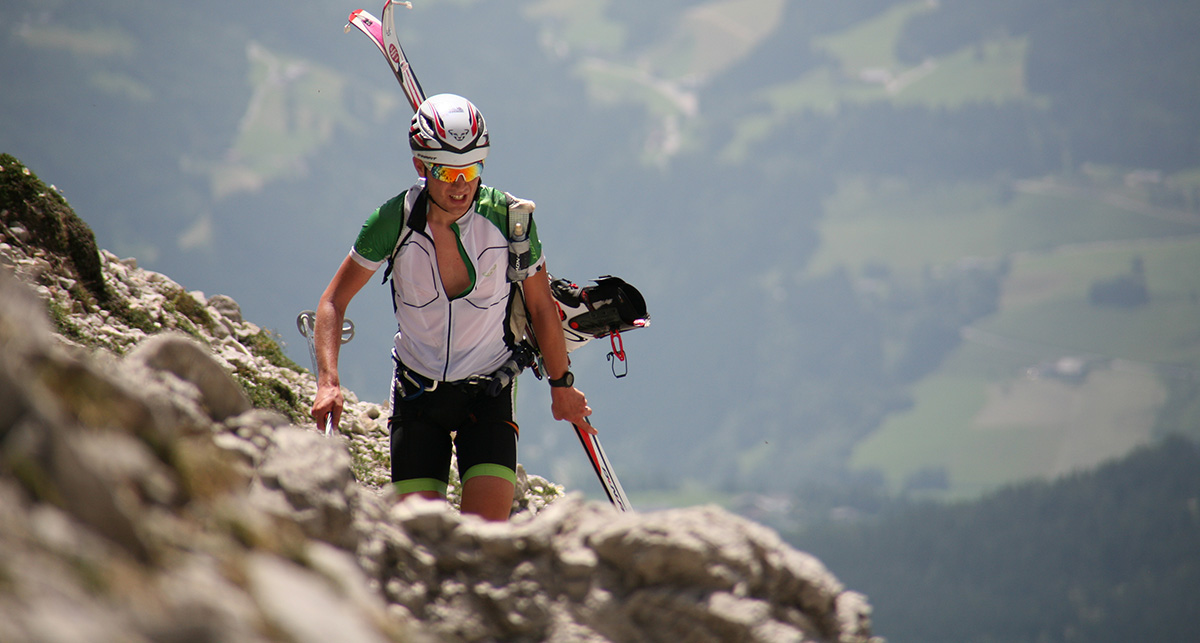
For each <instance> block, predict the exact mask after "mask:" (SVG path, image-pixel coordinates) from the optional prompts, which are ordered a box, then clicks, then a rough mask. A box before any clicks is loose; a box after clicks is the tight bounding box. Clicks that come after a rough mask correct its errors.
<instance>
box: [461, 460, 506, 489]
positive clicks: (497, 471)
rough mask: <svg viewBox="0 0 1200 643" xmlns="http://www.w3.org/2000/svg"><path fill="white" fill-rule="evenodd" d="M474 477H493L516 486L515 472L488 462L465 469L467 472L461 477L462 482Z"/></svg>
mask: <svg viewBox="0 0 1200 643" xmlns="http://www.w3.org/2000/svg"><path fill="white" fill-rule="evenodd" d="M475 476H495V477H497V478H504V479H505V480H508V481H509V482H511V483H513V484H514V485H515V484H517V474H516V472H515V471H513V470H512V469H509V468H508V467H506V466H504V465H502V464H492V463H489V462H485V463H483V464H477V465H475V466H473V467H471V468H470V469H467V472H466V473H465V474H463V476H462V480H463V482H466V481H467V480H470V479H471V478H474V477H475Z"/></svg>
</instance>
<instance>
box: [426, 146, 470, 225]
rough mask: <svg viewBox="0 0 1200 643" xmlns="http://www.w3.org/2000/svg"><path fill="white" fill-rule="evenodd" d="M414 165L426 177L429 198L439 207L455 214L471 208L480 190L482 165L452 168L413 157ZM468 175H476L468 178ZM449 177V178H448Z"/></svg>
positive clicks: (457, 215) (462, 213) (460, 214)
mask: <svg viewBox="0 0 1200 643" xmlns="http://www.w3.org/2000/svg"><path fill="white" fill-rule="evenodd" d="M413 166H414V167H415V168H416V170H417V173H418V174H420V175H421V176H422V177H424V178H425V189H426V190H428V191H429V198H430V199H432V200H433V204H434V205H436V206H437V207H439V208H441V209H443V210H445V211H446V212H449V213H450V214H453V215H455V216H456V217H459V216H462V215H464V214H466V213H467V210H469V209H470V208H471V204H472V202H474V200H475V193H476V192H477V191H478V190H479V182H480V178H479V171H480V169H481V168H482V164H479V166H480V167H471V168H452V167H444V166H437V165H434V166H427V165H425V163H423V162H422V161H420V160H418V159H416V158H413ZM467 176H474V178H472V179H471V180H469V181H468V180H467V179H466V177H467ZM446 179H449V180H446Z"/></svg>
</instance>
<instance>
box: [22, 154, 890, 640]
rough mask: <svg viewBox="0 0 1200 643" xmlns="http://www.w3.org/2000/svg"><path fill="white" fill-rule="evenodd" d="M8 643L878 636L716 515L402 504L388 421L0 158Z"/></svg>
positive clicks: (819, 569) (232, 305) (860, 601)
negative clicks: (335, 408) (326, 423)
mask: <svg viewBox="0 0 1200 643" xmlns="http://www.w3.org/2000/svg"><path fill="white" fill-rule="evenodd" d="M0 264H2V265H0V302H3V304H2V305H0V554H2V555H0V640H3V641H12V642H26V641H28V642H34V641H37V642H42V641H89V642H92V641H222V642H225V641H294V642H308V641H312V642H314V643H315V642H317V641H321V642H325V641H672V642H674V641H838V642H846V643H850V642H855V643H865V642H867V641H873V640H877V639H872V637H871V633H870V621H869V614H870V608H869V606H868V604H867V602H866V599H865V598H864V597H863V596H861V595H859V594H857V593H854V592H851V591H847V590H846V589H845V588H844V587H843V586H842V585H841V584H840V583H839V582H838V581H837V579H836V578H834V577H833V576H832V575H831V574H830V573H829V572H828V571H827V570H826V569H825V568H824V567H823V566H822V565H821V563H820V562H819V561H817V560H816V559H814V558H813V557H811V556H809V555H807V554H804V553H802V552H799V551H796V550H795V549H792V548H791V547H789V546H788V545H786V544H785V543H783V541H782V540H780V538H779V537H778V535H776V534H775V533H774V532H772V531H770V530H768V529H766V528H765V527H762V526H760V525H757V524H755V523H752V522H749V521H747V520H744V519H741V518H738V517H737V516H734V515H732V514H729V513H727V512H725V511H723V510H721V509H719V508H715V507H699V508H691V509H680V510H672V511H663V512H655V513H646V514H639V513H632V514H620V513H618V512H616V511H615V510H614V509H612V508H611V507H608V506H607V505H602V504H597V503H589V502H584V501H583V500H581V499H579V498H577V497H570V496H568V497H564V496H563V495H562V493H561V489H559V488H558V487H557V486H555V485H553V484H550V483H548V482H546V481H545V480H542V479H541V478H537V477H536V476H526V475H524V472H522V475H521V482H522V485H521V489H520V493H519V494H518V495H519V498H518V500H517V501H516V502H515V503H514V511H515V513H514V518H513V520H512V522H510V523H507V524H489V523H484V522H482V521H479V520H476V519H473V518H471V517H463V516H460V515H459V514H458V513H457V512H455V511H454V510H453V509H452V508H450V507H448V506H447V505H446V504H444V503H435V502H426V501H420V500H412V501H409V502H404V503H400V502H398V500H397V499H396V498H395V496H394V495H393V494H392V493H391V491H390V489H389V488H388V486H387V484H386V479H387V475H388V474H387V436H386V422H385V418H386V413H387V410H386V409H383V408H380V407H379V406H378V405H374V404H371V403H367V402H362V401H359V400H356V399H355V398H354V397H353V395H349V396H348V399H349V400H350V405H349V407H348V409H347V413H346V415H345V416H344V418H343V426H342V435H340V436H338V437H337V438H334V439H328V438H325V437H323V436H322V435H321V434H320V433H318V432H317V431H316V430H314V428H313V427H312V425H311V423H308V422H306V421H305V418H304V414H305V409H306V408H307V405H308V404H309V403H310V401H311V399H312V395H313V393H314V382H313V379H312V377H311V375H310V374H309V373H308V372H307V371H305V370H304V369H302V368H299V367H297V366H296V365H295V364H293V363H291V362H290V361H289V360H288V359H287V358H286V357H285V356H284V355H283V354H282V352H281V351H280V350H279V348H278V346H277V344H276V343H275V341H274V339H273V338H272V336H271V334H270V333H269V332H267V331H264V330H263V329H261V328H259V327H258V326H256V325H254V324H253V323H251V322H249V321H247V320H245V319H243V318H242V316H241V313H240V311H239V309H238V306H237V303H236V302H234V301H233V300H232V299H230V298H228V297H224V296H220V295H216V296H205V295H204V294H203V293H199V292H187V291H186V290H185V289H184V288H183V287H181V286H180V285H178V284H176V283H175V282H173V281H171V280H170V279H169V278H167V277H165V276H163V275H161V274H157V273H154V272H150V271H146V270H142V269H140V268H138V267H137V265H136V262H135V261H133V260H128V259H126V260H121V259H118V258H117V257H115V256H113V255H111V254H110V253H107V252H104V251H102V250H99V249H97V248H96V245H95V240H94V237H93V236H92V234H91V232H90V230H89V229H88V228H87V226H86V225H85V224H84V223H83V222H82V221H81V220H79V219H78V218H77V217H76V216H75V214H74V213H73V212H72V211H71V209H70V207H69V206H68V205H67V203H66V202H65V201H64V200H63V199H62V198H61V196H59V195H58V194H57V193H56V191H55V190H53V189H52V188H51V187H48V186H46V185H45V184H43V183H42V182H41V181H39V180H38V179H37V177H36V176H35V175H33V173H31V172H29V170H28V169H27V168H25V167H23V166H22V165H21V164H20V162H19V161H18V160H17V159H15V158H13V157H11V156H8V155H0Z"/></svg>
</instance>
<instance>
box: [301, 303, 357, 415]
mask: <svg viewBox="0 0 1200 643" xmlns="http://www.w3.org/2000/svg"><path fill="white" fill-rule="evenodd" d="M316 327H317V314H316V313H315V312H313V311H311V310H305V311H302V312H301V313H300V314H299V315H297V316H296V328H297V329H299V331H300V334H301V335H302V336H304V339H307V340H308V358H309V359H311V360H312V367H313V368H312V372H313V377H318V376H319V373H318V372H317V340H316V337H314V333H313V330H314V329H315V328H316ZM352 339H354V322H352V321H350V320H349V319H347V320H345V321H344V322H342V343H343V344H345V343H346V342H348V341H350V340H352ZM333 433H334V431H333V414H332V413H331V414H329V415H326V416H325V437H327V438H328V437H331V436H333Z"/></svg>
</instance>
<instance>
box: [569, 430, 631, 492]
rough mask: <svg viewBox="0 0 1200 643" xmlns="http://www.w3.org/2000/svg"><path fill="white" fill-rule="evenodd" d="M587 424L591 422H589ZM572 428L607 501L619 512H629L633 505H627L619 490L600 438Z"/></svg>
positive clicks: (619, 485) (619, 482)
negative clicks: (602, 488) (598, 479)
mask: <svg viewBox="0 0 1200 643" xmlns="http://www.w3.org/2000/svg"><path fill="white" fill-rule="evenodd" d="M588 424H591V422H590V421H589V422H588ZM572 426H574V427H575V435H578V436H579V443H580V444H582V445H583V450H584V451H585V452H587V456H588V460H590V461H591V463H592V469H593V470H595V472H596V477H597V478H600V484H601V485H602V486H603V487H604V493H605V494H607V495H608V501H609V502H611V503H612V504H613V506H614V507H616V508H617V509H620V510H621V511H631V510H632V509H633V505H631V504H629V497H628V496H626V495H625V490H624V489H622V488H621V481H620V480H617V474H616V473H614V472H613V469H612V465H611V464H609V462H608V456H607V455H605V453H604V447H602V446H600V438H598V437H596V436H595V435H592V434H590V433H588V432H586V431H584V430H583V429H582V428H580V426H579V425H578V424H575V425H572Z"/></svg>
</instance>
